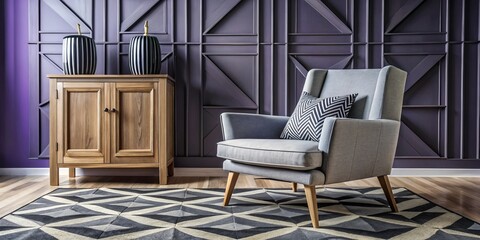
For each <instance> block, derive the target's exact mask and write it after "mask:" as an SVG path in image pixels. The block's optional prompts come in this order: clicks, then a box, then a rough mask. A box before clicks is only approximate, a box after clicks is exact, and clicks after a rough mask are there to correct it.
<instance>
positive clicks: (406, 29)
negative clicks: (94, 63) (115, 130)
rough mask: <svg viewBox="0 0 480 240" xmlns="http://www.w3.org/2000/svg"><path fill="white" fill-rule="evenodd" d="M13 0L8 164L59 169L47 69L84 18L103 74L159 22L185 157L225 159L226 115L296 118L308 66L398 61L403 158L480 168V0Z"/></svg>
mask: <svg viewBox="0 0 480 240" xmlns="http://www.w3.org/2000/svg"><path fill="white" fill-rule="evenodd" d="M27 2H28V3H29V6H27ZM5 4H6V5H5V6H6V9H5V12H7V13H8V12H9V10H10V12H9V13H8V14H9V15H7V16H6V17H7V20H8V21H6V22H7V25H6V32H7V33H8V34H7V38H6V39H5V40H6V43H5V44H6V46H7V53H6V54H7V58H8V59H12V61H7V69H8V71H7V73H6V81H5V82H2V83H1V84H3V85H1V86H2V89H1V91H2V92H1V93H0V94H1V95H2V96H4V99H5V100H4V102H5V103H7V104H2V105H1V108H2V109H1V110H3V111H2V112H3V113H8V114H7V115H6V116H8V117H4V118H2V119H1V120H2V121H1V122H0V123H1V124H2V127H3V130H4V131H6V133H7V134H5V135H3V136H6V137H2V142H1V146H0V147H1V149H2V153H1V154H2V155H1V156H2V160H3V161H2V164H1V165H0V166H2V167H34V166H47V160H46V159H47V158H48V142H47V139H48V125H47V124H48V114H46V113H48V99H47V98H48V88H47V87H48V80H47V79H46V77H45V76H46V74H49V73H60V72H61V68H60V66H61V62H60V50H61V39H62V37H63V36H64V35H66V34H69V33H74V31H75V29H74V26H75V24H76V23H77V22H81V23H82V29H84V30H85V34H87V35H91V36H92V37H93V38H94V39H95V40H96V43H97V52H98V56H99V64H98V69H97V73H98V74H103V73H108V74H117V73H122V74H126V73H128V72H129V70H128V66H127V61H126V60H127V58H126V57H127V54H128V41H129V39H130V38H131V37H132V36H135V35H138V34H141V31H142V25H143V21H144V20H147V19H148V20H150V23H151V24H150V25H151V32H152V34H154V35H156V36H157V37H158V38H159V39H160V42H161V43H162V52H163V53H164V56H163V57H164V61H163V65H162V68H163V70H162V71H163V72H165V73H169V74H171V75H172V76H174V77H175V78H176V80H177V84H176V113H175V116H176V156H177V162H176V165H177V166H180V167H219V166H221V162H222V160H221V159H218V158H215V157H214V156H215V147H216V146H215V144H216V142H217V141H219V140H220V139H221V132H220V128H219V123H218V116H219V114H220V113H222V112H225V111H234V112H253V113H262V114H279V115H288V114H290V113H291V112H292V111H293V108H294V106H295V104H296V101H297V99H298V97H299V94H300V92H301V88H302V85H303V82H304V78H305V74H306V72H307V71H308V70H309V69H312V68H337V69H342V68H379V67H382V66H385V65H387V64H392V65H396V66H398V67H400V68H403V69H405V70H407V71H408V72H409V76H408V80H407V87H406V90H405V101H404V114H403V117H402V128H401V136H400V139H399V146H398V150H397V160H396V161H395V166H396V167H450V168H455V167H458V168H462V167H464V168H480V160H479V158H480V133H479V132H480V110H479V107H480V84H479V74H480V73H479V69H480V62H479V55H480V48H479V34H480V31H479V27H480V24H479V21H480V18H479V12H480V10H479V8H480V4H479V2H478V1H477V0H465V1H457V0H420V1H396V0H388V1H387V0H385V1H384V0H358V1H349V0H334V1H333V0H323V1H322V0H225V1H217V0H202V1H198V0H145V1H141V2H139V1H136V0H95V1H93V0H83V1H76V0H68V1H66V0H64V1H60V0H28V1H13V0H7V1H5ZM28 7H29V8H30V14H29V18H30V24H29V25H27V24H28V21H27V20H28V19H27V18H26V17H25V16H27V15H28V14H27V11H28ZM2 12H3V11H2ZM13 13H15V14H13ZM39 20H40V21H39ZM14 28H16V29H17V31H13V29H14ZM28 33H29V37H28V38H27V34H28ZM2 41H3V39H2ZM27 41H28V42H29V43H30V44H29V45H27V43H26V42H27ZM2 46H3V44H2ZM27 59H29V65H28V66H27V65H26V62H27ZM0 70H1V69H0ZM27 70H28V71H27ZM27 72H30V75H29V76H28V75H27ZM28 87H30V94H29V92H28ZM28 98H30V100H29V102H27V101H28ZM27 112H29V113H30V114H29V115H28V117H27ZM29 128H30V134H29V135H28V132H27V131H28V129H29ZM28 136H29V138H28ZM27 139H29V140H28V142H27ZM6 140H8V141H6ZM12 148H14V149H15V151H6V150H9V149H12ZM27 153H28V155H27ZM28 158H31V159H36V160H27V159H28Z"/></svg>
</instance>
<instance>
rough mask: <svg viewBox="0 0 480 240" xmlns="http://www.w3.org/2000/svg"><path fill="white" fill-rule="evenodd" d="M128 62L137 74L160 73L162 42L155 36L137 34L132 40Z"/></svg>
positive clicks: (131, 69) (132, 70)
mask: <svg viewBox="0 0 480 240" xmlns="http://www.w3.org/2000/svg"><path fill="white" fill-rule="evenodd" d="M128 63H129V66H130V71H131V72H132V73H133V74H135V75H144V74H159V73H160V69H161V67H162V55H161V50H160V42H159V41H158V39H157V38H156V37H154V36H135V37H133V38H132V39H131V40H130V46H129V53H128Z"/></svg>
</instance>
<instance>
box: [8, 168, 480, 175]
mask: <svg viewBox="0 0 480 240" xmlns="http://www.w3.org/2000/svg"><path fill="white" fill-rule="evenodd" d="M48 174H49V169H48V168H0V175H2V176H29V175H31V176H34V175H37V176H38V175H43V176H47V175H48ZM60 175H68V168H60ZM77 175H79V176H156V175H158V170H156V169H77ZM391 175H392V176H402V177H403V176H404V177H406V176H412V177H420V176H428V177H434V176H435V177H480V169H453V168H452V169H443V168H442V169H435V168H394V169H392V174H391ZM175 176H177V177H226V176H227V172H225V171H223V169H221V168H175Z"/></svg>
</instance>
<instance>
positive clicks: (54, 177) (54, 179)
mask: <svg viewBox="0 0 480 240" xmlns="http://www.w3.org/2000/svg"><path fill="white" fill-rule="evenodd" d="M58 185H59V176H58V167H57V166H50V186H58Z"/></svg>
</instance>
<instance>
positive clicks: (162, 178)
mask: <svg viewBox="0 0 480 240" xmlns="http://www.w3.org/2000/svg"><path fill="white" fill-rule="evenodd" d="M158 183H159V184H160V185H166V184H167V183H168V171H167V168H161V169H160V171H159V176H158Z"/></svg>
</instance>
